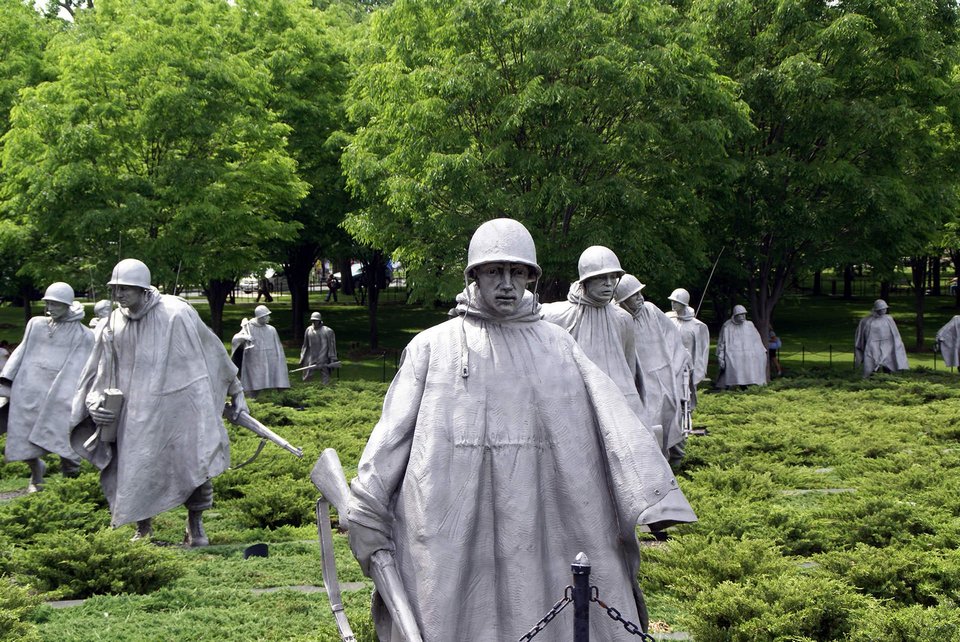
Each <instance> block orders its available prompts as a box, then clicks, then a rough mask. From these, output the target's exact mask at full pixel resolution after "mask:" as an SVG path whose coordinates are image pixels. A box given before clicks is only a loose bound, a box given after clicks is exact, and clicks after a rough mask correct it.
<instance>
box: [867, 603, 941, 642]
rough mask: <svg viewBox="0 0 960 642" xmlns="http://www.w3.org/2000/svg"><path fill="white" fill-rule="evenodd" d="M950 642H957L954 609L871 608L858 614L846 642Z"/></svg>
mask: <svg viewBox="0 0 960 642" xmlns="http://www.w3.org/2000/svg"><path fill="white" fill-rule="evenodd" d="M947 640H949V641H951V642H953V641H954V640H960V618H958V617H957V605H956V604H951V605H948V606H942V607H938V608H924V607H922V606H916V605H915V606H908V607H906V608H895V607H887V608H879V607H874V608H870V609H866V610H865V611H862V612H861V614H860V616H859V618H858V619H857V622H856V626H855V627H854V630H853V631H852V632H851V633H850V637H849V642H946V641H947Z"/></svg>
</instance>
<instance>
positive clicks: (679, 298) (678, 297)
mask: <svg viewBox="0 0 960 642" xmlns="http://www.w3.org/2000/svg"><path fill="white" fill-rule="evenodd" d="M667 300H668V301H676V302H677V303H682V304H683V305H690V293H689V292H687V291H686V290H685V289H683V288H677V289H676V290H674V291H673V292H671V293H670V296H668V297H667Z"/></svg>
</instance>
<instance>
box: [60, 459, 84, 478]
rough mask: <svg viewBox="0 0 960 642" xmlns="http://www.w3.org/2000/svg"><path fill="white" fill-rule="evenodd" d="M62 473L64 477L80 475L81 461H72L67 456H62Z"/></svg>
mask: <svg viewBox="0 0 960 642" xmlns="http://www.w3.org/2000/svg"><path fill="white" fill-rule="evenodd" d="M60 474H62V475H63V476H64V477H79V475H80V462H78V461H72V460H70V459H67V458H66V457H61V458H60Z"/></svg>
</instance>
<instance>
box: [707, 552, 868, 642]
mask: <svg viewBox="0 0 960 642" xmlns="http://www.w3.org/2000/svg"><path fill="white" fill-rule="evenodd" d="M869 603H870V602H869V599H868V598H865V597H863V596H861V595H858V594H857V593H856V592H855V591H854V589H853V588H852V587H850V586H848V585H846V584H844V583H843V582H840V581H837V580H834V579H827V578H825V577H822V576H816V575H808V574H804V573H802V572H801V570H800V569H797V570H795V571H794V572H793V573H792V574H785V575H781V576H766V577H754V578H749V579H747V580H746V581H745V582H723V583H721V584H719V585H717V586H716V587H714V588H712V589H710V590H708V591H704V592H703V593H702V594H701V595H700V596H699V597H698V598H697V601H696V608H695V609H694V613H693V617H692V618H691V622H690V633H691V635H692V636H693V638H694V639H695V640H698V641H700V642H713V641H716V640H726V641H729V642H769V641H770V640H792V641H795V642H800V641H803V642H813V641H818V642H822V641H826V640H845V639H847V638H846V636H848V635H849V634H850V633H851V632H852V631H853V630H854V629H855V627H856V623H857V620H858V617H859V611H861V610H863V609H865V608H866V607H867V606H868V604H869Z"/></svg>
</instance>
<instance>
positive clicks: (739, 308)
mask: <svg viewBox="0 0 960 642" xmlns="http://www.w3.org/2000/svg"><path fill="white" fill-rule="evenodd" d="M746 313H747V309H746V308H745V307H743V306H742V305H735V306H733V316H737V315H738V314H746Z"/></svg>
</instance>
